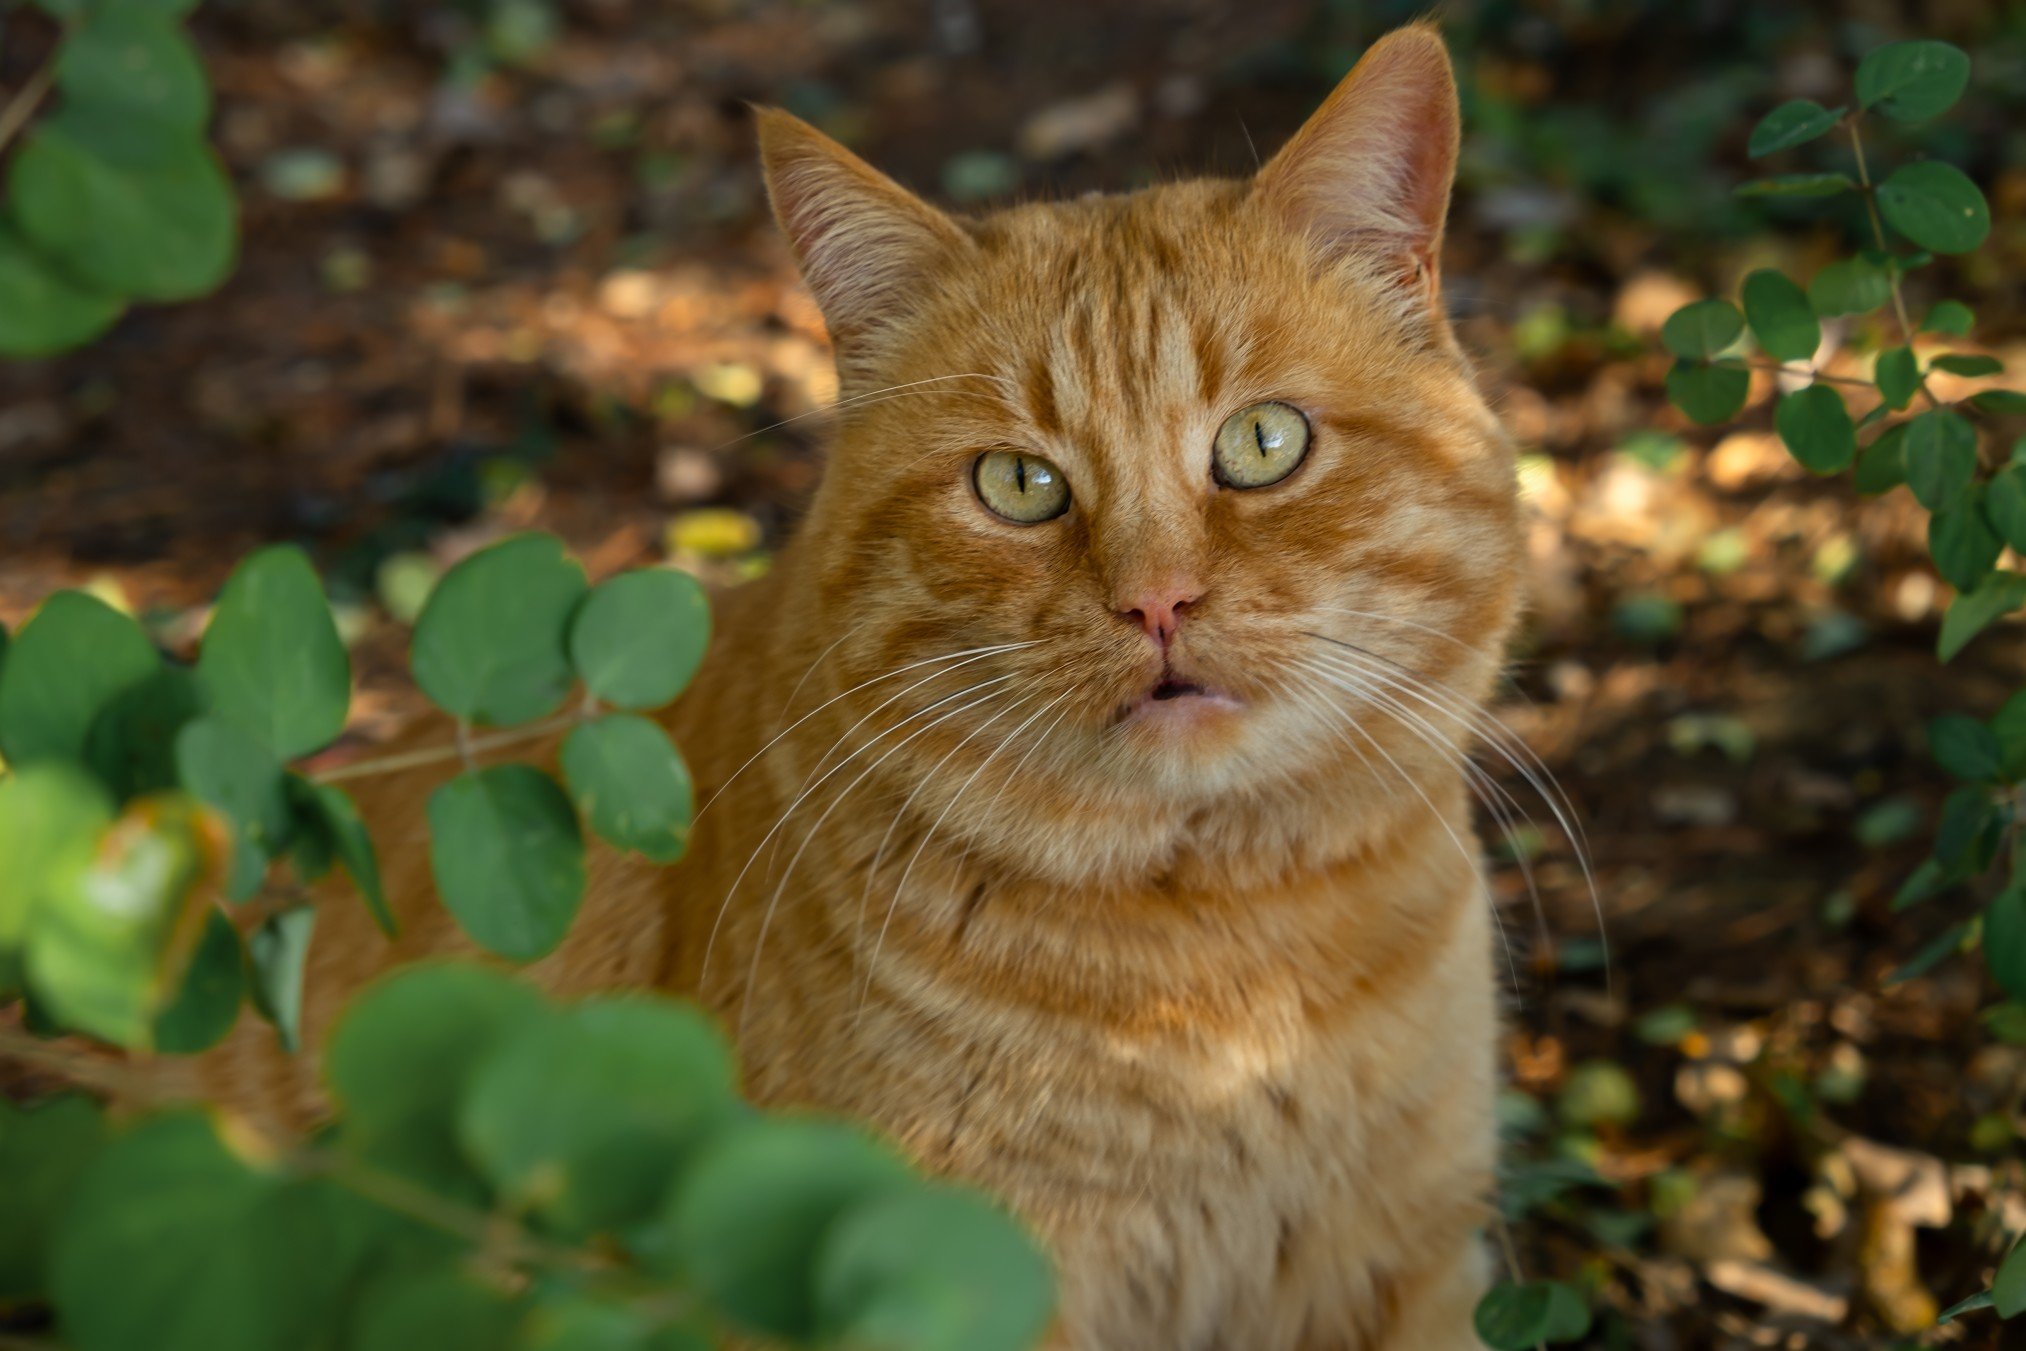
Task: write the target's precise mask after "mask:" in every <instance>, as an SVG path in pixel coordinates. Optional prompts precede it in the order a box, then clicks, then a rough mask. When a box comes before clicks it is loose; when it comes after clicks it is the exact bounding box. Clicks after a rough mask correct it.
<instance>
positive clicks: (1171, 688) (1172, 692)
mask: <svg viewBox="0 0 2026 1351" xmlns="http://www.w3.org/2000/svg"><path fill="white" fill-rule="evenodd" d="M1207 693H1208V691H1207V690H1205V689H1204V688H1203V687H1202V686H1201V685H1198V684H1197V683H1196V682H1195V681H1193V680H1176V679H1174V678H1172V677H1170V678H1169V679H1166V680H1163V681H1161V683H1160V684H1158V685H1156V686H1154V689H1153V692H1152V693H1151V694H1149V695H1148V696H1147V697H1148V698H1149V699H1152V700H1153V701H1154V702H1155V703H1165V702H1167V701H1168V700H1170V699H1184V698H1187V697H1188V696H1190V695H1192V694H1207Z"/></svg>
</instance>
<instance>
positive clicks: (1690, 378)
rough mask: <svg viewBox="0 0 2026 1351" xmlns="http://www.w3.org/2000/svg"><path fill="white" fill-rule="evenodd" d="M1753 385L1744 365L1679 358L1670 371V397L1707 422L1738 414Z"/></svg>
mask: <svg viewBox="0 0 2026 1351" xmlns="http://www.w3.org/2000/svg"><path fill="white" fill-rule="evenodd" d="M1751 386H1752V377H1751V373H1750V372H1749V371H1747V370H1746V369H1745V368H1744V367H1742V366H1710V365H1704V364H1703V363H1701V362H1699V361H1677V362H1675V363H1674V368H1673V369H1672V370H1670V371H1668V373H1667V397H1668V399H1669V400H1670V401H1671V402H1672V403H1673V404H1674V406H1675V407H1676V408H1679V409H1680V410H1681V411H1682V412H1684V413H1686V414H1688V416H1689V417H1690V418H1691V419H1693V420H1694V421H1696V422H1700V423H1704V424H1705V425H1707V424H1709V423H1713V422H1725V421H1728V420H1729V419H1731V418H1733V417H1736V416H1737V413H1738V410H1739V409H1740V408H1743V407H1744V406H1745V395H1746V394H1747V393H1749V392H1750V390H1751Z"/></svg>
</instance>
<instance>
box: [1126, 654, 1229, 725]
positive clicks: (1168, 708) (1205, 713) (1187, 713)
mask: <svg viewBox="0 0 2026 1351" xmlns="http://www.w3.org/2000/svg"><path fill="white" fill-rule="evenodd" d="M1238 706H1239V704H1238V700H1236V699H1234V698H1232V697H1231V696H1230V695H1228V694H1226V693H1224V692H1223V691H1222V690H1219V689H1216V688H1213V687H1212V686H1209V685H1205V684H1203V683H1202V682H1200V681H1196V680H1191V679H1189V678H1188V677H1187V676H1185V675H1183V674H1181V673H1180V672H1178V671H1176V670H1175V669H1174V668H1173V667H1166V668H1164V669H1163V670H1162V671H1161V674H1160V676H1159V677H1158V678H1157V679H1156V680H1155V681H1154V683H1153V684H1152V685H1150V686H1149V687H1148V688H1147V690H1146V692H1145V693H1144V694H1141V695H1140V696H1138V697H1137V698H1134V699H1131V700H1128V701H1127V702H1126V703H1124V704H1122V705H1121V706H1120V707H1119V710H1118V712H1117V714H1116V715H1115V717H1114V721H1115V722H1119V723H1129V722H1155V723H1163V724H1166V723H1191V722H1194V721H1196V720H1198V719H1201V718H1212V717H1215V716H1217V715H1218V714H1220V713H1223V712H1228V711H1231V710H1235V709H1236V708H1238Z"/></svg>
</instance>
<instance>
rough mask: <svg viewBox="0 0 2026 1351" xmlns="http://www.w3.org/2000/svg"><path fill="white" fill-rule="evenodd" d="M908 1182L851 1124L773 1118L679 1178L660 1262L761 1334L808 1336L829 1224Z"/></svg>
mask: <svg viewBox="0 0 2026 1351" xmlns="http://www.w3.org/2000/svg"><path fill="white" fill-rule="evenodd" d="M910 1180H911V1177H910V1174H909V1172H908V1168H907V1165H906V1164H905V1163H903V1162H902V1161H901V1160H900V1158H899V1157H898V1156H897V1155H895V1154H893V1153H892V1152H891V1151H890V1150H888V1149H887V1148H886V1147H885V1146H883V1145H880V1144H877V1143H875V1142H874V1141H873V1140H872V1139H870V1138H869V1137H868V1136H866V1135H864V1134H863V1133H861V1132H860V1131H858V1130H856V1129H854V1128H852V1127H849V1126H845V1125H842V1124H835V1123H831V1122H824V1121H814V1120H805V1119H799V1118H774V1119H761V1120H756V1121H751V1122H746V1123H742V1124H738V1125H734V1126H730V1127H727V1128H726V1129H725V1130H724V1132H723V1133H722V1134H720V1135H719V1136H718V1137H717V1138H716V1139H715V1140H713V1141H712V1142H710V1143H709V1144H706V1145H705V1146H704V1147H703V1149H702V1150H701V1151H700V1152H699V1153H698V1155H697V1157H696V1159H695V1160H694V1162H693V1163H692V1164H691V1165H690V1166H689V1168H688V1169H687V1170H686V1171H685V1172H684V1174H683V1176H682V1177H681V1178H680V1179H679V1180H678V1181H677V1183H676V1186H675V1190H674V1192H673V1193H672V1194H671V1195H670V1197H669V1204H668V1208H667V1210H666V1212H665V1214H664V1218H663V1223H662V1226H661V1233H662V1235H663V1238H664V1242H665V1245H666V1251H665V1253H663V1254H659V1256H661V1257H663V1258H665V1260H663V1261H658V1262H656V1265H661V1266H668V1267H672V1268H673V1269H674V1270H676V1271H680V1272H682V1273H684V1274H686V1275H687V1276H688V1277H689V1279H691V1280H693V1281H695V1282H696V1284H697V1285H698V1286H699V1287H701V1288H702V1289H703V1290H704V1291H705V1292H706V1293H707V1294H708V1295H709V1296H710V1297H711V1299H712V1300H713V1301H714V1302H715V1303H716V1304H717V1305H718V1306H719V1307H721V1308H723V1309H724V1310H725V1312H727V1313H728V1314H730V1315H731V1316H732V1317H734V1318H736V1319H737V1320H739V1322H741V1323H743V1324H745V1325H746V1326H747V1327H749V1328H751V1329H753V1330H755V1331H758V1332H762V1333H766V1334H769V1335H772V1336H777V1337H798V1338H799V1337H805V1336H807V1335H809V1334H810V1333H811V1332H812V1331H813V1330H814V1329H815V1320H816V1315H817V1308H816V1305H815V1303H814V1301H813V1300H812V1298H811V1281H810V1271H811V1268H812V1266H813V1265H814V1264H815V1262H816V1260H817V1255H818V1253H819V1251H821V1250H822V1249H823V1247H824V1245H825V1236H826V1235H827V1234H828V1233H829V1232H830V1230H831V1227H832V1225H833V1223H834V1222H835V1221H836V1220H837V1218H838V1217H839V1216H840V1215H842V1214H844V1213H845V1212H846V1211H847V1210H849V1209H850V1208H851V1207H853V1206H855V1205H857V1204H859V1203H860V1202H862V1201H865V1200H868V1199H870V1198H872V1197H874V1196H877V1195H879V1194H881V1193H885V1192H891V1191H896V1190H901V1189H905V1188H906V1187H907V1186H908V1185H909V1183H910ZM652 1256H654V1255H651V1257H652ZM922 1260H923V1261H927V1260H928V1259H927V1258H926V1257H924V1258H923V1259H922ZM835 1279H836V1278H833V1280H835ZM819 1283H820V1277H819ZM840 1311H841V1310H840Z"/></svg>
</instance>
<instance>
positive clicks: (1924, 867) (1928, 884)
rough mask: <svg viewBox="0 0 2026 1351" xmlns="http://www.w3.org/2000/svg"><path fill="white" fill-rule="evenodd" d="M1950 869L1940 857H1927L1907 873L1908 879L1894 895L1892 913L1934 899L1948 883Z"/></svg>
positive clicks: (1909, 908)
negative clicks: (1945, 866) (1943, 864)
mask: <svg viewBox="0 0 2026 1351" xmlns="http://www.w3.org/2000/svg"><path fill="white" fill-rule="evenodd" d="M1948 881H1949V870H1948V869H1947V868H1944V867H1943V866H1942V865H1941V862H1940V861H1939V860H1938V859H1932V858H1925V859H1922V860H1921V862H1920V866H1919V867H1917V868H1915V869H1914V870H1913V871H1912V872H1911V873H1909V874H1907V879H1906V881H1904V882H1902V883H1900V884H1899V890H1898V891H1896V892H1894V893H1893V896H1892V913H1894V914H1895V915H1896V914H1898V913H1899V912H1900V911H1902V910H1911V909H1913V908H1914V907H1915V906H1917V905H1919V904H1920V903H1921V902H1922V901H1926V900H1932V899H1933V898H1934V897H1935V896H1937V895H1939V894H1940V893H1941V891H1942V889H1943V888H1944V887H1946V886H1947V885H1948Z"/></svg>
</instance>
